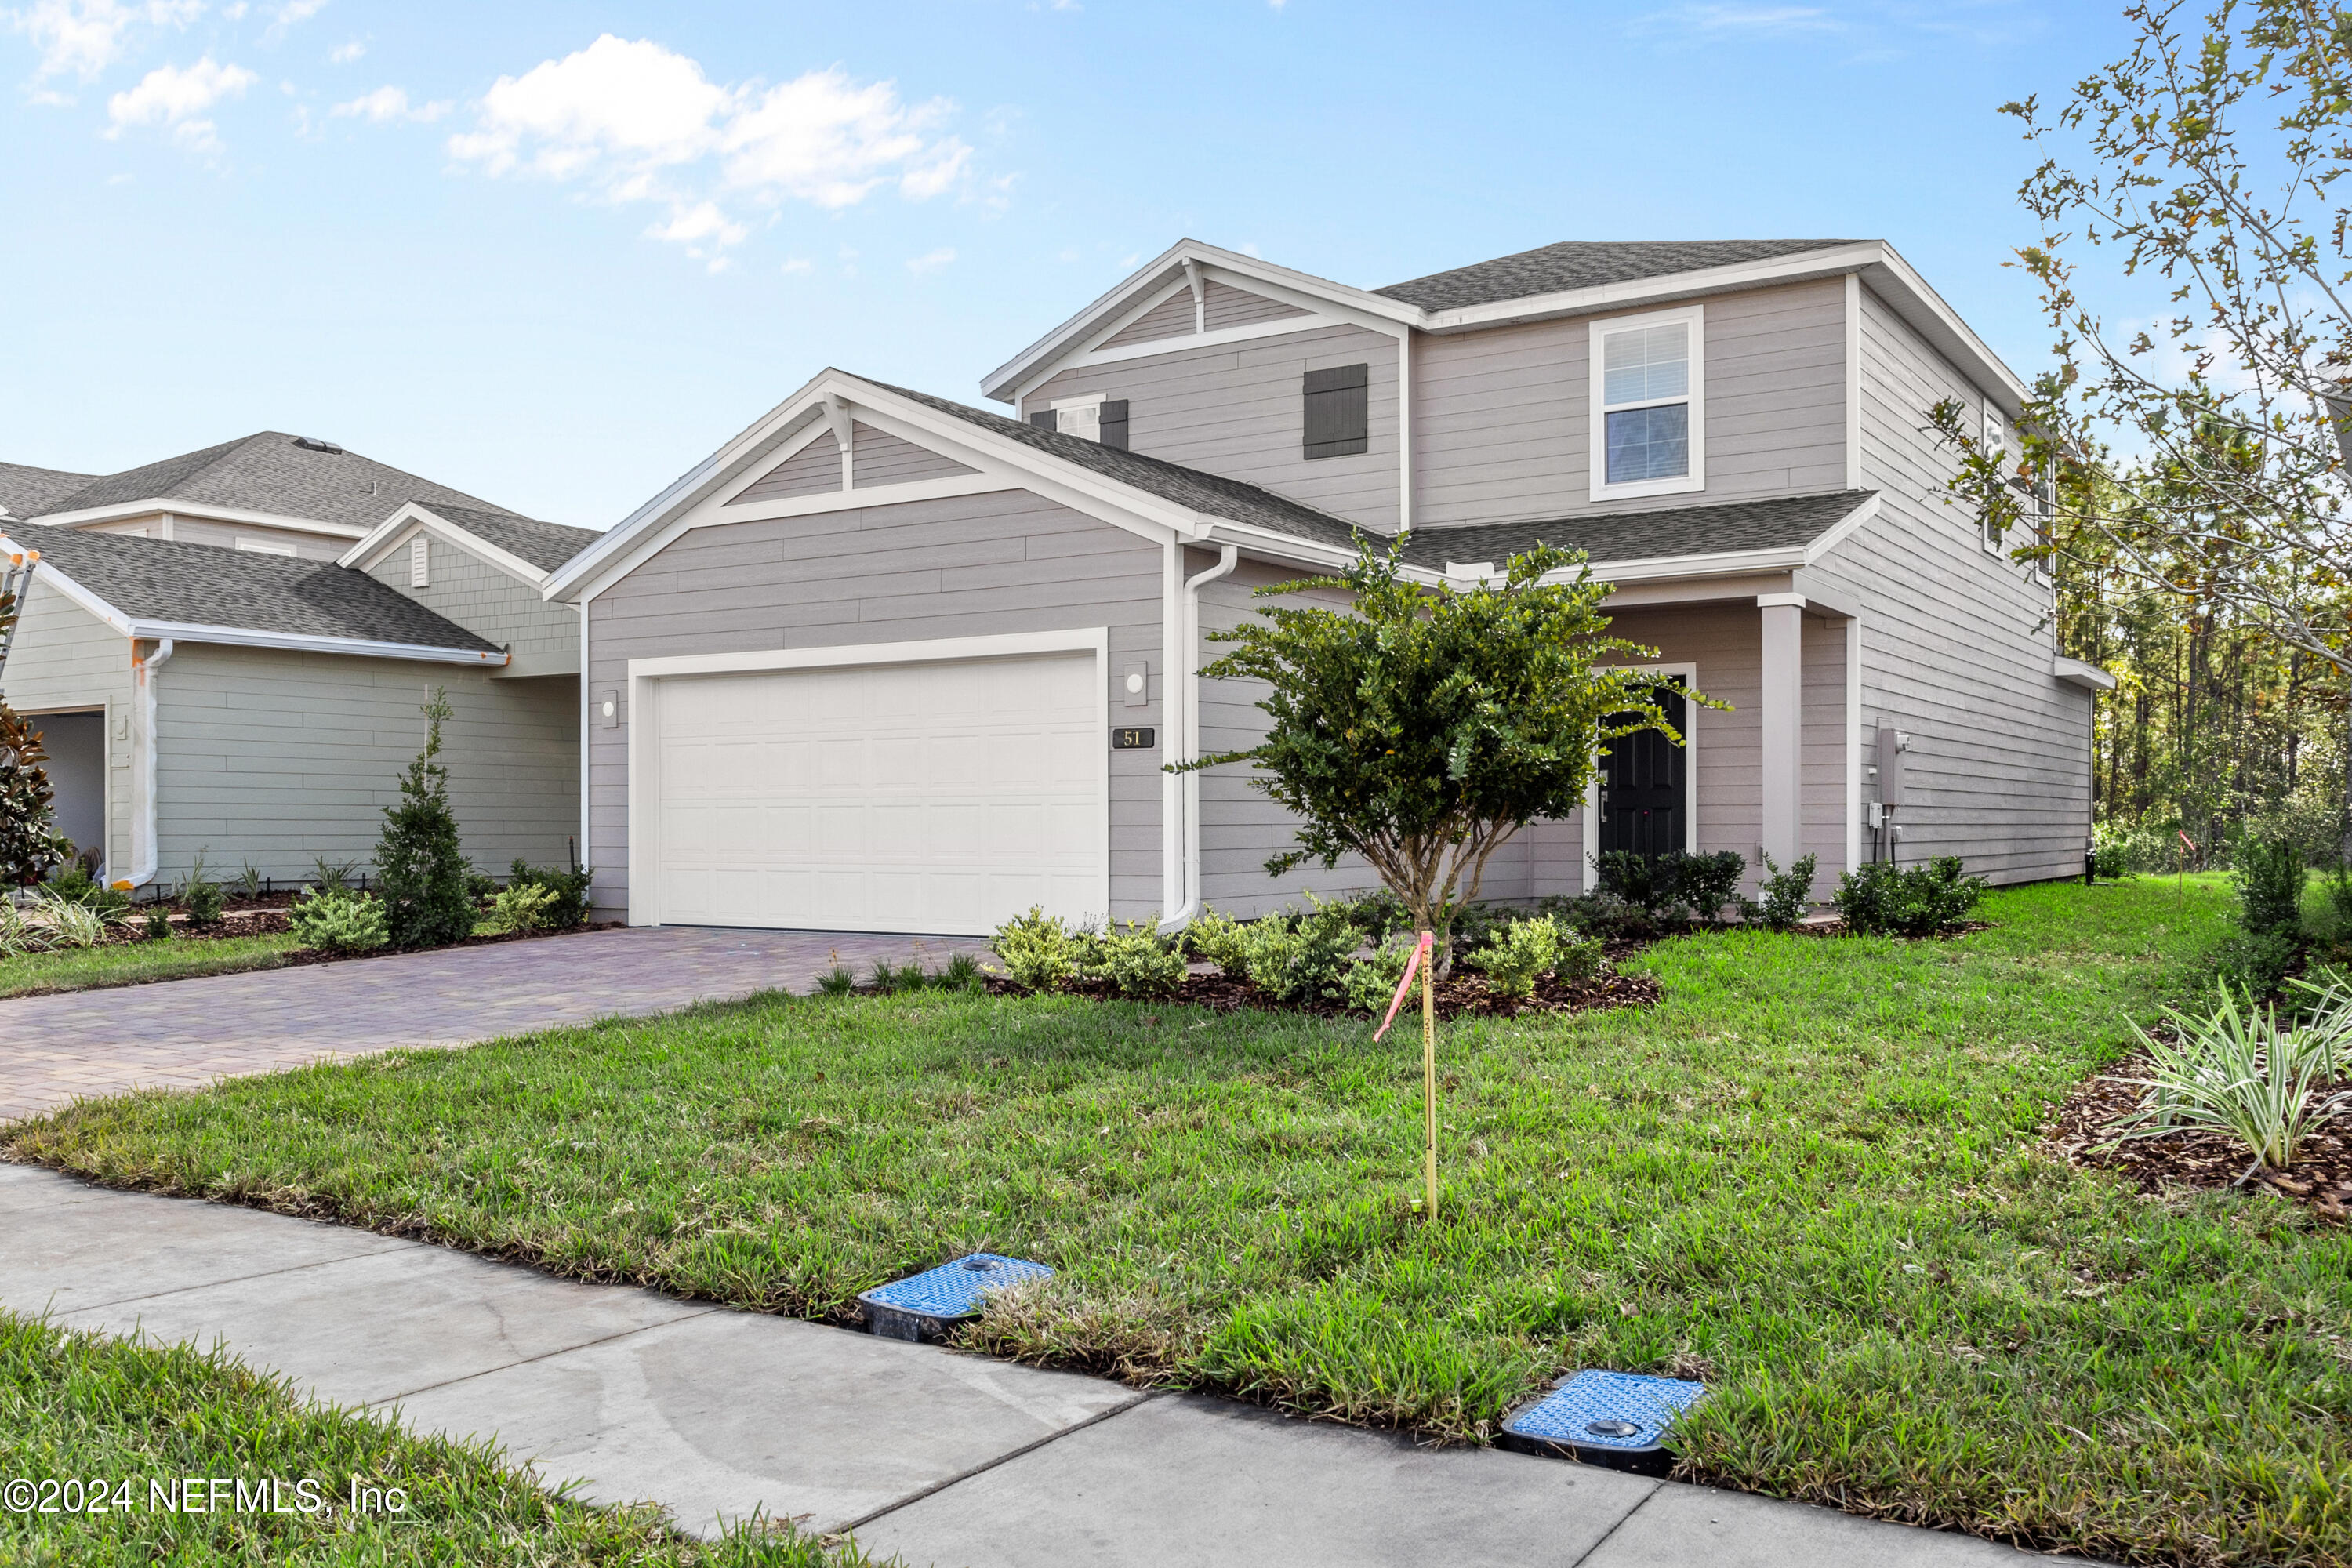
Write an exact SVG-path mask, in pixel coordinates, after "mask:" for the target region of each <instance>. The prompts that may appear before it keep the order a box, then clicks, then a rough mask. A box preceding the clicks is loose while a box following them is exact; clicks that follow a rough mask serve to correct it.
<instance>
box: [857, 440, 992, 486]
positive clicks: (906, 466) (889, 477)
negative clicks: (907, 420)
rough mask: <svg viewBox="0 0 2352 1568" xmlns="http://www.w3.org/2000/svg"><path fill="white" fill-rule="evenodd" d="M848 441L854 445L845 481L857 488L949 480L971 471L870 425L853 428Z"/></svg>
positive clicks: (953, 460)
mask: <svg viewBox="0 0 2352 1568" xmlns="http://www.w3.org/2000/svg"><path fill="white" fill-rule="evenodd" d="M852 439H854V440H855V441H856V443H857V445H856V447H854V448H853V449H852V455H851V458H850V464H849V482H850V483H851V484H852V485H854V486H855V487H856V488H857V489H869V488H871V487H873V486H876V485H904V484H912V483H914V482H915V481H916V480H918V479H952V478H954V477H955V476H956V475H959V474H968V473H971V471H972V470H971V469H970V468H966V467H964V466H963V465H962V464H961V463H959V462H957V461H956V460H955V459H954V458H943V457H941V456H940V454H939V453H937V452H931V451H926V450H925V449H924V448H922V447H918V446H916V445H915V444H914V443H913V442H912V441H902V440H900V439H899V438H898V437H896V436H893V435H891V434H889V433H888V432H887V431H884V430H877V429H875V428H874V427H873V426H870V425H859V426H856V427H855V428H854V430H853V431H852Z"/></svg>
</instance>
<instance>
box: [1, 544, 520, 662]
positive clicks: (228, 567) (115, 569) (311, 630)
mask: <svg viewBox="0 0 2352 1568" xmlns="http://www.w3.org/2000/svg"><path fill="white" fill-rule="evenodd" d="M5 532H6V533H7V534H8V536H9V537H10V538H12V539H14V540H15V541H16V542H17V543H18V544H21V545H26V546H29V547H31V548H32V549H35V550H37V551H39V552H41V563H42V564H43V565H44V566H53V567H55V568H56V569H57V570H58V571H59V572H61V573H63V574H65V575H67V576H68V577H70V578H72V579H73V580H74V581H75V582H76V583H79V584H81V585H82V586H83V587H85V588H87V589H89V591H90V592H91V593H93V594H96V595H98V596H99V597H100V598H101V599H104V600H105V601H106V602H107V603H108V604H110V605H113V606H114V607H115V608H116V609H118V610H120V611H121V612H122V613H123V614H124V615H126V616H130V617H131V619H132V620H140V621H179V622H184V623H186V624H189V625H193V626H236V627H238V628H241V629H245V630H250V631H268V632H287V633H292V634H295V635H298V636H303V637H360V638H363V639H366V640H368V641H371V642H390V643H406V644H409V645H411V646H413V647H450V648H476V649H479V650H481V651H484V652H491V653H494V652H496V651H497V645H496V644H494V643H489V642H485V641H484V640H483V639H481V638H480V637H476V636H475V635H474V634H473V633H471V632H469V631H467V630H466V629H465V628H464V627H463V626H458V625H457V624H456V623H454V622H452V621H447V620H445V619H443V618H442V617H441V616H436V615H435V614H434V613H433V612H432V611H430V610H428V609H426V608H425V606H424V605H420V604H418V603H417V602H416V601H415V600H414V599H412V598H409V597H407V596H406V595H404V594H401V593H399V592H398V591H396V590H394V589H392V588H388V587H386V586H385V585H384V584H382V583H379V582H377V581H376V580H375V579H374V578H373V577H371V576H369V575H368V574H366V573H364V572H358V571H353V570H352V569H350V568H348V567H343V566H338V565H336V564H335V563H333V562H331V561H310V560H304V559H301V558H299V557H297V556H292V555H264V554H260V553H257V552H247V551H240V550H222V549H220V548H218V547H217V546H215V545H209V544H182V543H178V542H173V541H170V540H163V539H139V538H134V537H131V536H128V535H123V534H113V533H91V532H89V531H87V530H84V529H78V528H50V527H47V526H45V525H43V524H41V523H37V522H34V523H26V522H11V523H8V524H7V525H6V527H5Z"/></svg>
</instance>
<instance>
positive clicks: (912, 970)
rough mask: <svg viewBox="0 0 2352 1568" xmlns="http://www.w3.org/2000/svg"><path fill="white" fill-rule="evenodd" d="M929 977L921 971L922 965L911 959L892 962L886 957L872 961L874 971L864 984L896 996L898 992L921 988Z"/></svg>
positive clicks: (887, 994) (886, 994)
mask: <svg viewBox="0 0 2352 1568" xmlns="http://www.w3.org/2000/svg"><path fill="white" fill-rule="evenodd" d="M927 979H929V976H928V975H926V974H925V973H923V966H922V965H921V964H920V963H917V962H916V961H915V960H913V959H908V961H907V962H906V963H899V964H893V963H891V962H890V961H889V960H888V959H887V958H877V959H876V960H875V961H874V973H873V975H872V977H871V978H869V979H868V980H867V981H866V984H868V985H870V986H872V987H873V988H874V989H875V990H877V991H878V992H880V993H881V994H883V995H885V996H896V995H898V994H899V993H900V992H904V991H919V990H921V989H922V988H923V982H924V981H925V980H927Z"/></svg>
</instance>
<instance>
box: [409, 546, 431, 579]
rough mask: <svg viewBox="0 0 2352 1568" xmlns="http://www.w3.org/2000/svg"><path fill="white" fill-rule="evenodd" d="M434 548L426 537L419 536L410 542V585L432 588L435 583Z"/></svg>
mask: <svg viewBox="0 0 2352 1568" xmlns="http://www.w3.org/2000/svg"><path fill="white" fill-rule="evenodd" d="M432 563H433V546H432V545H431V544H430V543H429V542H426V540H425V535H423V534H421V533H420V534H418V535H417V536H416V537H415V538H414V539H412V540H410V541H409V542H408V585H409V586H410V587H412V588H425V587H430V586H431V585H432V583H433V565H432Z"/></svg>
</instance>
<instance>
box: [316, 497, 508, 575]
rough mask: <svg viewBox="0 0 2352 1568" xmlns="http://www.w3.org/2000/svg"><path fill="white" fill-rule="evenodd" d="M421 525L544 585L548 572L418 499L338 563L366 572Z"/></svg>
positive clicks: (503, 568)
mask: <svg viewBox="0 0 2352 1568" xmlns="http://www.w3.org/2000/svg"><path fill="white" fill-rule="evenodd" d="M420 529H421V530H422V531H425V532H426V533H429V534H431V535H432V536H433V537H434V538H436V539H438V540H440V541H441V542H443V543H445V544H446V545H448V546H449V547H450V548H451V549H453V550H462V551H464V552H466V553H467V554H468V555H471V556H473V557H474V558H476V559H477V560H478V561H480V562H482V563H484V564H485V565H489V566H495V567H497V568H498V569H499V571H501V572H503V573H505V574H507V575H508V576H509V577H511V578H513V579H514V580H515V581H516V582H518V583H520V584H522V585H523V586H524V587H526V588H537V587H540V586H541V585H542V584H545V583H546V581H547V574H546V573H544V572H542V571H541V570H540V569H539V568H538V567H536V566H533V565H532V564H531V563H530V562H528V561H525V560H524V559H522V558H521V557H520V556H519V555H510V554H509V553H507V552H505V551H503V550H501V549H499V547H498V546H497V545H495V544H492V543H491V542H489V541H488V540H487V539H484V538H483V537H482V536H481V535H479V534H478V533H469V532H467V531H466V530H465V529H462V528H460V527H458V526H457V524H456V523H454V522H451V521H449V520H448V519H447V518H445V517H443V516H441V515H440V514H439V513H438V512H436V511H433V510H430V509H429V508H427V507H425V506H423V505H422V504H420V503H418V502H416V501H410V502H408V503H407V504H406V505H404V506H403V507H402V508H401V509H400V510H398V511H396V512H394V513H393V514H392V515H391V516H390V517H388V518H386V519H384V520H383V521H382V522H380V523H378V524H377V525H376V526H375V528H374V530H373V531H371V532H370V533H369V534H368V536H367V537H366V538H365V539H362V540H361V541H360V542H358V543H357V544H354V545H352V547H351V548H350V549H349V550H346V551H345V552H343V553H342V554H341V555H340V556H338V557H337V558H336V561H335V564H336V565H338V566H349V567H354V568H357V569H358V570H360V571H362V572H364V571H366V570H367V569H368V568H369V567H371V566H373V565H374V564H375V563H377V562H378V561H380V560H382V559H383V555H384V552H386V551H389V550H395V549H398V548H399V547H400V546H401V545H402V544H403V543H404V542H407V539H408V536H409V535H410V534H411V533H413V532H415V531H418V530H420Z"/></svg>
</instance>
